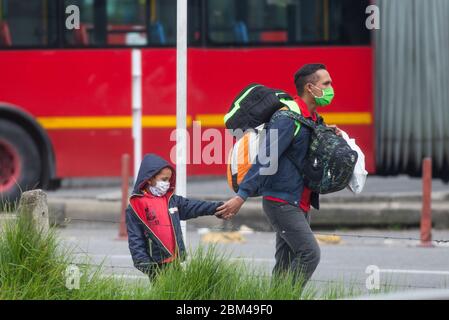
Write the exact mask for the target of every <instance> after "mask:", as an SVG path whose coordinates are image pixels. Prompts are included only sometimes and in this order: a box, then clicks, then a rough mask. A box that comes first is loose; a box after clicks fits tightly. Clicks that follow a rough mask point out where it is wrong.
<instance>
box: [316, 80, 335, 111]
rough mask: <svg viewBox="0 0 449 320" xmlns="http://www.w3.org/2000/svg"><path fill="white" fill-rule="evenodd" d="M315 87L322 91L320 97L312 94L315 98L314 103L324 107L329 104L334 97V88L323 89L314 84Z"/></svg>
mask: <svg viewBox="0 0 449 320" xmlns="http://www.w3.org/2000/svg"><path fill="white" fill-rule="evenodd" d="M314 87H315V88H317V89H318V90H320V91H321V92H322V95H321V96H320V97H318V96H315V95H314V94H313V92H311V93H312V95H313V98H314V99H315V103H316V105H317V106H320V107H324V106H328V105H330V104H331V102H332V99H334V96H335V94H334V89H333V88H332V87H327V88H325V89H320V88H318V87H317V86H315V85H314Z"/></svg>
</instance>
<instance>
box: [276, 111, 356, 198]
mask: <svg viewBox="0 0 449 320" xmlns="http://www.w3.org/2000/svg"><path fill="white" fill-rule="evenodd" d="M281 115H286V116H288V117H290V118H293V119H295V120H296V121H298V122H299V123H301V124H303V125H305V126H307V127H309V128H310V129H312V135H311V141H310V146H309V149H308V151H307V155H306V161H305V163H304V165H303V167H302V168H298V167H297V168H298V170H299V172H300V173H301V174H302V175H303V177H304V182H305V185H306V186H307V187H308V188H309V189H311V190H312V191H314V192H318V193H320V194H325V193H331V192H337V191H340V190H342V189H344V188H346V187H347V186H348V184H349V181H350V180H351V176H352V173H353V172H354V167H355V165H356V163H357V157H358V154H357V152H356V151H354V150H352V149H351V147H350V146H349V145H348V143H347V142H346V141H345V139H344V138H342V137H339V136H337V135H336V134H335V131H334V129H332V128H329V127H327V126H326V125H324V124H322V123H318V124H317V123H315V122H314V121H312V120H310V119H307V118H305V117H304V116H302V115H300V114H297V113H295V112H292V111H290V110H281V111H278V112H277V113H275V115H274V116H273V117H272V119H271V121H273V120H274V119H276V118H277V117H279V116H281ZM321 122H322V121H321ZM287 156H288V157H289V159H290V160H291V161H292V162H293V164H295V166H296V161H294V159H291V157H290V156H289V154H288V153H287Z"/></svg>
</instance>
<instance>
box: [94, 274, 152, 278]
mask: <svg viewBox="0 0 449 320" xmlns="http://www.w3.org/2000/svg"><path fill="white" fill-rule="evenodd" d="M100 278H102V279H109V278H115V279H148V277H145V276H137V275H132V274H102V275H100Z"/></svg>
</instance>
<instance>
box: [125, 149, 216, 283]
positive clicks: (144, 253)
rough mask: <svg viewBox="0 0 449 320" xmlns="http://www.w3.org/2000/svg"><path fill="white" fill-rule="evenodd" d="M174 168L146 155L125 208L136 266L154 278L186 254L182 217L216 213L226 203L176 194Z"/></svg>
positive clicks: (129, 241)
mask: <svg viewBox="0 0 449 320" xmlns="http://www.w3.org/2000/svg"><path fill="white" fill-rule="evenodd" d="M175 177H176V174H175V170H174V168H173V167H172V166H171V165H170V164H169V163H168V162H167V161H165V160H164V159H162V158H161V157H159V156H157V155H155V154H147V155H146V156H145V157H144V158H143V160H142V163H141V165H140V169H139V174H138V176H137V180H136V183H135V185H134V190H133V193H132V195H131V197H130V199H129V205H128V208H127V209H126V225H127V229H128V244H129V250H130V252H131V256H132V259H133V262H134V266H135V267H136V268H137V269H139V270H140V271H142V272H143V273H146V274H147V275H148V276H149V277H150V279H153V278H154V276H155V275H156V273H157V271H158V270H159V269H160V268H162V267H164V266H166V265H167V264H169V263H170V262H172V261H174V260H175V259H178V258H181V259H183V258H184V257H185V245H184V241H183V239H182V231H181V223H180V220H188V219H192V218H196V217H198V216H205V215H213V214H215V212H216V210H217V207H219V206H220V205H222V204H223V202H209V201H200V200H190V199H187V198H184V197H181V196H178V195H176V194H174V190H175Z"/></svg>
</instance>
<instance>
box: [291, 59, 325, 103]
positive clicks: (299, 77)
mask: <svg viewBox="0 0 449 320" xmlns="http://www.w3.org/2000/svg"><path fill="white" fill-rule="evenodd" d="M318 70H326V66H325V65H324V64H321V63H308V64H305V65H303V66H302V67H301V68H300V69H299V70H298V71H296V73H295V86H296V91H297V92H298V95H300V96H301V95H303V94H304V86H305V85H306V84H307V83H309V82H310V83H316V82H317V81H318V76H317V75H316V74H315V72H317V71H318Z"/></svg>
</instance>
